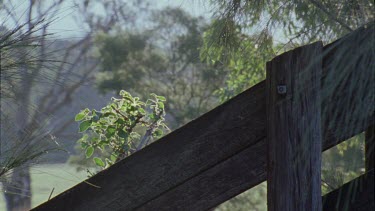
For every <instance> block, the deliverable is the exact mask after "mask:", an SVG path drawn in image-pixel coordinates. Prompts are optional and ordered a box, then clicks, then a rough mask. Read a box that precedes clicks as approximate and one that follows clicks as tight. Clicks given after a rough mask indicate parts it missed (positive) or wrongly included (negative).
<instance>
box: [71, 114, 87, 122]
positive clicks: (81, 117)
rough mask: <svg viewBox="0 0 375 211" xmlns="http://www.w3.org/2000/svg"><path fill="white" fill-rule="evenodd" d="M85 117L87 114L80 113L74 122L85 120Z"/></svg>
mask: <svg viewBox="0 0 375 211" xmlns="http://www.w3.org/2000/svg"><path fill="white" fill-rule="evenodd" d="M85 116H86V114H85V113H83V112H79V113H78V114H77V115H76V116H75V117H74V120H75V121H76V122H78V121H81V120H82V119H83V118H85Z"/></svg>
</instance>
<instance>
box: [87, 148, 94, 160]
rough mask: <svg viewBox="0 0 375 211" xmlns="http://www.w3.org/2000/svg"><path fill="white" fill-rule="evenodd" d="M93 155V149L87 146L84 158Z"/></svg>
mask: <svg viewBox="0 0 375 211" xmlns="http://www.w3.org/2000/svg"><path fill="white" fill-rule="evenodd" d="M92 154H94V147H92V146H89V147H87V149H86V158H90V157H91V156H92Z"/></svg>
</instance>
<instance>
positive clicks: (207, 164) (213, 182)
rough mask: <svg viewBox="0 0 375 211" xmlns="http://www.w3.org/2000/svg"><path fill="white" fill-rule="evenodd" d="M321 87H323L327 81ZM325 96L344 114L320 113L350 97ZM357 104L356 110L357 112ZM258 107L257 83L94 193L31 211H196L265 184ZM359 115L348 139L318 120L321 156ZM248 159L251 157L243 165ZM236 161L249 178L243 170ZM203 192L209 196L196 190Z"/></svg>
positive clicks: (262, 115)
mask: <svg viewBox="0 0 375 211" xmlns="http://www.w3.org/2000/svg"><path fill="white" fill-rule="evenodd" d="M365 31H366V30H365ZM360 33H362V34H363V33H364V32H363V31H360ZM349 37H350V36H349ZM345 39H346V38H345ZM348 42H349V41H348ZM350 42H352V40H350ZM346 44H347V42H346V41H340V42H335V43H334V44H332V45H329V46H327V47H325V54H324V55H325V57H324V59H323V72H324V73H328V72H335V74H340V71H339V70H336V69H330V68H331V67H332V66H330V65H329V66H327V67H325V66H324V64H329V62H328V61H330V60H331V59H330V58H334V57H335V55H336V53H335V52H339V51H340V49H341V48H342V46H345V45H346ZM332 46H334V47H332ZM353 71H355V69H353ZM367 72H369V70H367ZM323 80H325V81H327V82H326V83H324V84H328V79H326V78H323ZM322 89H323V90H324V89H325V86H324V85H323V87H322ZM330 94H331V96H327V97H325V98H323V99H322V100H323V104H322V106H323V107H322V110H324V111H326V112H334V111H335V112H341V113H343V114H347V113H349V112H350V110H348V109H350V108H348V107H340V106H336V107H332V106H329V105H327V104H329V103H332V102H331V100H330V99H338V98H350V96H347V95H345V93H340V92H331V93H330ZM363 100H367V99H366V98H365V99H363ZM361 102H362V101H360V102H358V103H357V104H358V105H359V106H360V105H362V104H361ZM265 107H266V99H265V82H264V81H263V82H261V83H259V84H257V85H256V86H254V87H252V88H250V89H249V90H247V91H245V92H243V93H241V94H240V95H238V96H236V97H235V98H233V99H231V100H230V101H228V102H226V103H225V104H223V105H221V106H219V107H217V108H215V109H214V110H212V111H210V112H208V113H206V114H204V115H203V116H201V117H199V118H198V119H196V120H194V121H192V122H190V123H188V124H187V125H185V126H183V127H182V128H180V129H178V130H176V131H174V132H172V133H171V134H169V135H167V136H165V137H163V138H162V139H160V140H159V141H157V142H155V143H153V144H151V145H150V146H148V147H146V148H145V149H143V150H141V151H139V152H137V153H136V154H134V155H132V156H130V157H128V158H126V159H124V160H122V161H120V162H119V163H117V164H115V165H113V166H112V167H110V168H109V169H107V170H105V171H102V172H100V173H99V174H97V175H95V176H94V177H92V178H90V179H88V180H87V182H90V183H92V184H95V185H98V186H100V188H95V187H93V186H91V185H89V184H88V183H86V182H82V183H80V184H78V185H76V186H75V187H73V188H71V189H69V190H67V191H65V192H64V193H62V194H60V195H58V196H56V197H54V198H52V199H51V200H50V201H48V202H46V203H44V204H42V205H40V206H39V207H37V208H35V210H134V209H135V208H139V209H141V208H142V206H146V205H148V207H149V208H150V209H151V210H155V209H156V210H159V208H160V209H163V207H162V205H163V204H162V205H161V204H160V203H157V202H158V201H161V202H168V203H170V204H171V206H168V208H170V209H172V210H176V209H173V206H175V207H179V208H183V207H184V206H187V207H188V206H194V208H195V209H196V210H206V209H208V208H210V207H213V206H216V205H218V204H220V203H222V202H224V201H226V200H227V199H229V198H231V197H233V196H235V195H237V194H239V193H241V192H243V191H244V190H247V189H249V188H251V187H253V186H255V185H256V184H259V183H260V182H262V181H264V180H265V179H266V173H265V172H266V167H265V166H266V165H265V160H266V154H265V153H264V148H263V149H261V146H266V145H265V143H266V142H265V137H266V132H265V128H266V127H265V124H266V112H265ZM329 109H331V110H329ZM363 113H364V115H362V116H359V117H358V118H357V117H356V116H350V118H352V119H353V121H351V122H349V123H348V125H349V126H352V127H354V129H353V130H350V131H345V130H340V128H338V127H340V126H342V125H343V124H338V123H337V122H335V121H336V120H332V121H329V120H326V121H324V120H322V125H323V131H324V132H323V136H324V142H323V148H324V149H328V148H330V147H332V146H334V145H336V144H337V143H340V142H342V141H344V140H346V139H347V138H350V137H351V136H354V135H356V134H358V133H360V132H362V131H364V130H365V129H366V128H367V127H368V126H369V123H370V122H371V121H372V119H373V112H369V111H368V110H364V112H363ZM337 124H338V126H336V125H337ZM245 151H247V153H242V152H245ZM252 155H256V156H254V157H246V156H252ZM242 160H244V161H246V162H245V163H246V165H247V167H248V168H249V169H250V170H249V169H247V168H244V164H243V162H242ZM225 163H230V164H231V165H233V166H234V167H231V166H228V165H225ZM236 166H239V167H238V168H237V167H236ZM233 172H235V173H233ZM203 186H206V187H216V188H208V189H201V187H203ZM185 192H186V194H183V193H185ZM171 193H176V194H171ZM188 193H191V194H192V195H191V196H190V195H189V194H188ZM194 194H197V196H194ZM179 195H181V197H180V198H178V196H179ZM188 195H189V197H187V196H188ZM189 199H191V200H189ZM195 204H196V205H195ZM158 206H159V207H158Z"/></svg>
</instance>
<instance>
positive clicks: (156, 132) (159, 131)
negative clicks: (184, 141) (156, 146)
mask: <svg viewBox="0 0 375 211" xmlns="http://www.w3.org/2000/svg"><path fill="white" fill-rule="evenodd" d="M153 135H154V136H155V137H157V138H159V137H161V136H162V135H163V131H162V130H160V129H156V130H155V131H154V134H153Z"/></svg>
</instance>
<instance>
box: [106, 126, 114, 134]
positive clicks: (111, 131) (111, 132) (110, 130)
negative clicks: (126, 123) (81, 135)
mask: <svg viewBox="0 0 375 211" xmlns="http://www.w3.org/2000/svg"><path fill="white" fill-rule="evenodd" d="M115 132H116V127H113V126H109V127H108V128H107V133H108V135H110V136H112V135H113V134H115Z"/></svg>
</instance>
